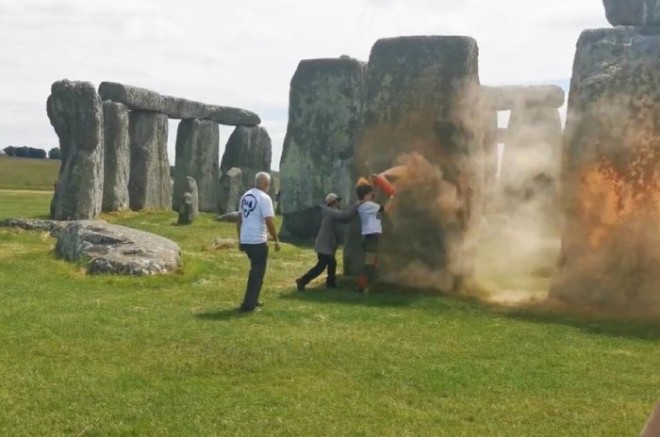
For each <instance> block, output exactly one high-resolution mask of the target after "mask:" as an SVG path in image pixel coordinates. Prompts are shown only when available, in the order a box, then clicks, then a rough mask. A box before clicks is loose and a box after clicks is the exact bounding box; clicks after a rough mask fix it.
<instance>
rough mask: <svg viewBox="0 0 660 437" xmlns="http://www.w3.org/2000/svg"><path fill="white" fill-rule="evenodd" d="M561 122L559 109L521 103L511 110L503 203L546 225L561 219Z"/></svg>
mask: <svg viewBox="0 0 660 437" xmlns="http://www.w3.org/2000/svg"><path fill="white" fill-rule="evenodd" d="M561 144H562V125H561V117H560V115H559V110H557V109H554V108H544V107H539V106H535V105H528V104H525V103H520V104H517V105H515V106H514V108H513V109H512V110H511V117H510V118H509V128H508V130H507V136H506V145H505V150H504V155H503V157H502V174H501V183H500V186H501V190H502V199H501V201H502V206H503V209H504V211H505V212H506V213H507V214H510V215H511V216H516V215H517V214H523V215H529V214H533V215H534V216H536V217H529V218H530V219H533V220H534V221H535V222H538V223H540V222H544V226H553V225H556V224H557V222H558V220H557V217H558V216H559V214H558V210H559V208H558V206H559V205H558V204H557V187H558V183H559V167H560V156H559V155H560V152H561Z"/></svg>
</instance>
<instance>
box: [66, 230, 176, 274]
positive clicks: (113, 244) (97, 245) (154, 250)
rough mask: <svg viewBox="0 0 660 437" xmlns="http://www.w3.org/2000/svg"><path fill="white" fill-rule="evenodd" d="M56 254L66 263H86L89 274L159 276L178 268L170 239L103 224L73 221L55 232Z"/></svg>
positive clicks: (174, 247)
mask: <svg viewBox="0 0 660 437" xmlns="http://www.w3.org/2000/svg"><path fill="white" fill-rule="evenodd" d="M54 237H56V238H57V244H56V246H55V253H56V254H57V255H58V256H60V257H62V258H64V259H66V260H68V261H81V260H89V263H88V265H87V272H88V273H90V274H117V275H134V276H142V275H161V274H166V273H172V272H174V271H176V270H177V269H178V268H179V266H180V265H181V249H180V248H179V246H178V245H177V244H176V243H174V242H173V241H171V240H168V239H166V238H163V237H161V236H158V235H154V234H150V233H147V232H142V231H138V230H135V229H131V228H127V227H124V226H117V225H110V224H108V223H106V222H104V221H86V220H83V221H75V222H71V223H69V224H68V225H67V226H66V227H65V228H64V229H62V230H61V231H59V232H57V234H56V235H54Z"/></svg>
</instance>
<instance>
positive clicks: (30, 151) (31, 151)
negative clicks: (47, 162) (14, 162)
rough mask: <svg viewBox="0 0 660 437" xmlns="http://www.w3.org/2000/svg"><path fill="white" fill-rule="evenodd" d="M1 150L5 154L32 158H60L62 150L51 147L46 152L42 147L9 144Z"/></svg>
mask: <svg viewBox="0 0 660 437" xmlns="http://www.w3.org/2000/svg"><path fill="white" fill-rule="evenodd" d="M3 152H4V153H5V155H7V156H13V157H16V158H34V159H46V158H48V159H62V152H61V151H60V148H59V147H53V148H52V149H50V150H49V151H48V153H46V151H45V150H43V149H37V148H35V147H27V146H23V147H14V146H9V147H5V148H4V149H3Z"/></svg>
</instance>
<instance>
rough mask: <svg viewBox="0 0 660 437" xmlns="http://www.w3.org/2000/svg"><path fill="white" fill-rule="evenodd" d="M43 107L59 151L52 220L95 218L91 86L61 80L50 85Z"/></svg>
mask: <svg viewBox="0 0 660 437" xmlns="http://www.w3.org/2000/svg"><path fill="white" fill-rule="evenodd" d="M46 107H47V112H48V118H49V119H50V123H51V125H52V126H53V127H54V128H55V132H56V133H57V136H58V137H59V141H60V150H61V151H62V161H61V164H60V171H59V177H58V186H57V190H56V191H55V195H54V198H53V200H54V201H53V214H52V217H53V218H55V219H56V220H75V219H93V218H96V217H97V216H98V214H99V213H100V212H101V206H102V202H103V165H104V164H103V161H104V155H103V153H104V152H103V106H102V104H101V99H100V98H99V96H98V94H96V89H95V88H94V86H93V85H92V84H91V83H88V82H71V81H69V80H61V81H58V82H55V83H53V86H52V88H51V95H50V97H49V98H48V101H47V104H46Z"/></svg>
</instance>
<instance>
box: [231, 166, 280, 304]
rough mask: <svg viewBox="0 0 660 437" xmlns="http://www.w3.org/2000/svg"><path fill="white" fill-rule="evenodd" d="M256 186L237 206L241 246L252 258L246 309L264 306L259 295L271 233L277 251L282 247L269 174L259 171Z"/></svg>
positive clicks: (244, 299) (245, 299)
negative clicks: (277, 229)
mask: <svg viewBox="0 0 660 437" xmlns="http://www.w3.org/2000/svg"><path fill="white" fill-rule="evenodd" d="M254 185H255V188H252V189H251V190H248V191H247V192H246V193H245V194H243V197H241V200H240V202H239V205H238V209H239V213H240V215H239V218H238V222H237V225H236V227H237V229H238V238H239V242H240V249H241V251H243V252H245V253H246V254H247V256H248V258H249V259H250V275H249V277H248V282H247V287H246V290H245V298H243V303H242V304H241V308H240V310H241V311H243V312H250V311H254V310H255V308H256V307H257V306H261V304H260V303H259V294H260V293H261V286H262V285H263V282H264V275H265V274H266V266H267V264H268V234H269V233H270V235H271V237H272V238H273V240H274V241H275V251H278V252H279V250H280V242H279V240H278V239H277V231H276V230H275V224H274V223H273V217H274V216H275V212H274V211H273V201H272V200H271V198H270V196H269V195H268V194H267V193H268V190H269V189H270V175H269V174H268V173H265V172H260V173H258V174H257V176H256V177H255V184H254Z"/></svg>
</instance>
